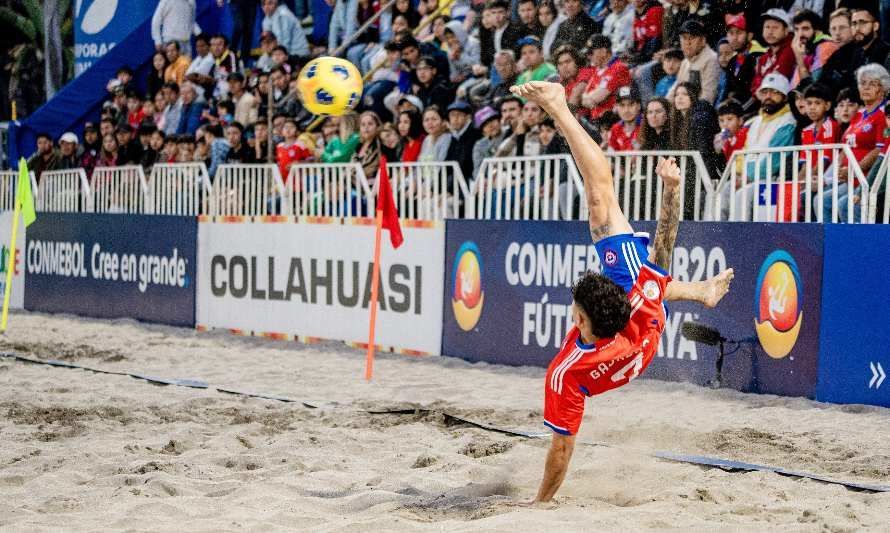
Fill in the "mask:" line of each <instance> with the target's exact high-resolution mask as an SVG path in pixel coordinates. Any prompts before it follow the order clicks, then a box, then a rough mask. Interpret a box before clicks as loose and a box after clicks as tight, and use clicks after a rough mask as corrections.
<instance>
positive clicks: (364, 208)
mask: <svg viewBox="0 0 890 533" xmlns="http://www.w3.org/2000/svg"><path fill="white" fill-rule="evenodd" d="M374 205H375V197H374V194H373V192H372V190H371V185H370V184H369V183H368V178H367V176H365V171H364V169H363V168H362V166H361V165H360V164H358V163H301V164H296V165H293V166H291V168H290V172H289V174H288V176H287V183H286V184H285V185H284V209H283V211H282V213H281V214H286V215H294V216H312V217H362V216H373V213H374Z"/></svg>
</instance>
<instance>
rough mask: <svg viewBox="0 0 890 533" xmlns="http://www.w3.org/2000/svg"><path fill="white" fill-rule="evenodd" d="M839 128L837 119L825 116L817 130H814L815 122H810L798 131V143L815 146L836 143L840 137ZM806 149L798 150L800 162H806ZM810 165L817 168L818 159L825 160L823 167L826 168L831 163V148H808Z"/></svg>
mask: <svg viewBox="0 0 890 533" xmlns="http://www.w3.org/2000/svg"><path fill="white" fill-rule="evenodd" d="M840 134H841V132H840V130H839V129H838V126H837V121H836V120H834V119H833V118H826V119H825V120H823V121H822V124H820V125H819V131H816V123H815V122H814V123H812V124H810V125H809V126H807V127H806V128H804V129H803V131H802V132H800V144H802V145H804V146H815V145H819V144H836V143H837V142H838V140H839V138H840ZM807 153H808V152H807V151H801V152H800V162H801V163H804V164H806V162H807ZM809 158H810V165H812V167H813V168H817V167H818V165H819V159H822V160H823V161H825V163H824V164H825V167H824V168H828V165H830V164H831V160H832V159H833V155H832V150H810V151H809Z"/></svg>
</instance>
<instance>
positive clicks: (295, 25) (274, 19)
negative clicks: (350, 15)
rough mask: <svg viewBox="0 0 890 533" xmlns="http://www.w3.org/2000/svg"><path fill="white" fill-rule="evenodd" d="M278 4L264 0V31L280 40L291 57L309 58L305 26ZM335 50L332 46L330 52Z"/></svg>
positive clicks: (275, 1)
mask: <svg viewBox="0 0 890 533" xmlns="http://www.w3.org/2000/svg"><path fill="white" fill-rule="evenodd" d="M278 4H279V2H278V0H263V3H262V9H263V15H265V16H264V17H263V23H262V25H263V31H271V32H272V33H274V34H275V36H276V37H277V38H278V43H279V44H281V45H282V46H284V47H285V48H287V53H288V54H289V55H292V56H299V57H307V56H309V54H310V53H311V50H310V49H309V41H307V40H306V34H305V33H303V25H302V24H301V23H300V20H299V19H298V18H297V16H296V15H294V14H293V12H292V11H291V10H290V9H288V7H287V6H285V5H278ZM337 4H338V5H337V7H339V4H340V2H337ZM337 7H335V9H337ZM332 20H333V15H332ZM329 38H330V37H329ZM335 44H336V42H335ZM334 48H336V46H332V47H331V48H330V50H333V49H334Z"/></svg>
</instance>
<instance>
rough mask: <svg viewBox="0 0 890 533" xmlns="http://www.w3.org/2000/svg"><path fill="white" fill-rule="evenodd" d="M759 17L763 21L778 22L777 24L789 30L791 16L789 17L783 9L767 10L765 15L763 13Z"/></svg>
mask: <svg viewBox="0 0 890 533" xmlns="http://www.w3.org/2000/svg"><path fill="white" fill-rule="evenodd" d="M760 17H761V18H763V19H774V20H778V21H779V22H781V23H783V24H785V27H786V28H788V29H789V30H790V29H791V15H789V14H788V12H787V11H785V10H784V9H779V8H776V7H774V8H772V9H767V10H766V13H764V14H763V15H761V16H760Z"/></svg>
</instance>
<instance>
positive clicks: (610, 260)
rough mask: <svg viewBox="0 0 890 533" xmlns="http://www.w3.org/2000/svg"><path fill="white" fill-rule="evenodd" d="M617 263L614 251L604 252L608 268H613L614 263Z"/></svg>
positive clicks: (616, 255)
mask: <svg viewBox="0 0 890 533" xmlns="http://www.w3.org/2000/svg"><path fill="white" fill-rule="evenodd" d="M617 262H618V254H616V253H615V250H606V264H607V265H609V266H615V263H617Z"/></svg>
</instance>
